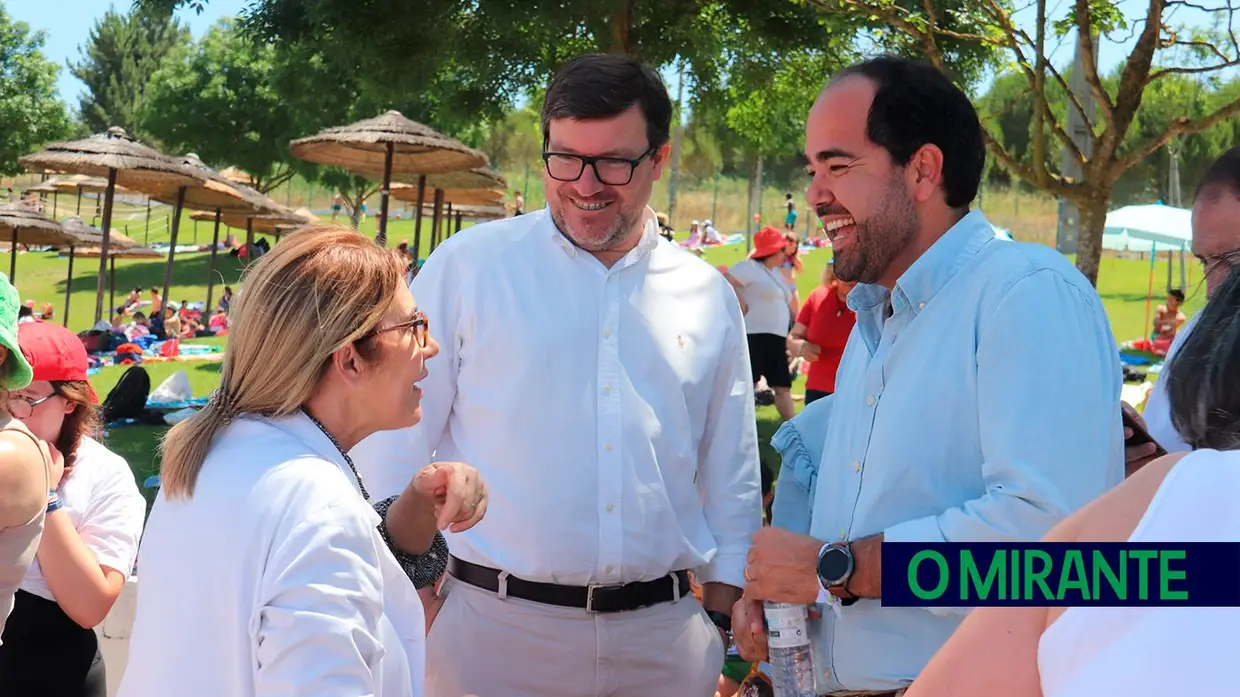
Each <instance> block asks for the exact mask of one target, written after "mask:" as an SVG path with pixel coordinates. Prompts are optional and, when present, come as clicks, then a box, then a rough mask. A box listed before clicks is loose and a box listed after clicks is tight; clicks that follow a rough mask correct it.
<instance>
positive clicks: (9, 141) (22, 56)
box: [0, 5, 69, 176]
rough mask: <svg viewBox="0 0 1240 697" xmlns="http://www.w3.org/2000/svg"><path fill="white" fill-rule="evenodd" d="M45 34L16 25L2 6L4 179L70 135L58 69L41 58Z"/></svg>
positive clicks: (0, 152) (0, 164) (0, 147)
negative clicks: (24, 160) (58, 90)
mask: <svg viewBox="0 0 1240 697" xmlns="http://www.w3.org/2000/svg"><path fill="white" fill-rule="evenodd" d="M44 40H45V34H44V33H43V32H32V31H30V26H29V25H27V24H26V23H25V22H14V21H13V20H12V19H11V18H10V17H9V15H8V13H7V12H5V11H4V6H3V5H0V124H3V127H2V128H0V175H4V176H12V175H14V174H18V173H20V172H22V171H23V168H22V166H21V165H19V164H18V163H17V158H19V157H21V156H22V155H26V154H29V153H30V152H33V151H34V150H37V149H39V147H41V146H43V145H44V144H46V143H47V142H49V141H53V140H59V139H62V138H65V137H67V136H68V135H69V118H68V114H67V113H66V110H65V105H64V102H62V101H60V99H59V98H57V96H56V77H57V74H58V73H59V71H60V68H59V66H57V65H56V64H55V63H53V62H51V61H49V60H47V59H46V58H45V57H44V56H43V51H42V48H43V42H44Z"/></svg>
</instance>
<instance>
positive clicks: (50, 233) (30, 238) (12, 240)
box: [0, 203, 73, 283]
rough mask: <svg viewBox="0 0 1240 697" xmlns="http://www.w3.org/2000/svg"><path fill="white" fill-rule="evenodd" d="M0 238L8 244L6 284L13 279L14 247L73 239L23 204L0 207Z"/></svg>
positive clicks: (52, 221) (66, 242)
mask: <svg viewBox="0 0 1240 697" xmlns="http://www.w3.org/2000/svg"><path fill="white" fill-rule="evenodd" d="M0 239H3V240H8V241H9V244H10V245H11V246H10V247H9V281H10V282H12V283H16V281H15V280H14V279H15V278H16V276H17V245H19V244H22V245H26V246H27V247H35V246H39V247H41V246H45V245H46V246H53V247H55V246H59V245H63V244H70V243H72V242H73V238H72V237H70V236H68V235H66V234H65V233H64V231H63V230H61V227H60V223H58V222H56V221H55V220H52V219H51V218H49V217H47V216H45V215H43V214H42V213H39V212H38V211H36V210H35V209H33V208H31V207H30V206H27V205H25V204H23V203H6V204H4V205H0Z"/></svg>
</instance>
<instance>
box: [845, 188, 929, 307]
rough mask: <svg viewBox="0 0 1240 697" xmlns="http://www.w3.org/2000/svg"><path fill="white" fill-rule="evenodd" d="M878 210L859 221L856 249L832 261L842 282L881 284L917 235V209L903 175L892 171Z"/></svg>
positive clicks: (876, 208) (856, 231)
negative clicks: (889, 269) (881, 280)
mask: <svg viewBox="0 0 1240 697" xmlns="http://www.w3.org/2000/svg"><path fill="white" fill-rule="evenodd" d="M874 210H875V213H874V214H872V215H871V216H870V217H869V218H866V219H865V220H857V221H856V226H857V229H856V230H855V231H854V232H853V235H855V236H856V240H855V241H854V242H853V245H852V249H849V250H847V251H845V252H844V253H843V254H838V255H836V256H835V259H834V261H833V262H832V264H833V268H834V271H835V276H836V278H838V279H840V280H841V281H857V282H860V283H877V282H878V281H879V279H881V278H882V277H883V274H884V273H885V272H886V271H887V268H888V267H890V266H891V262H892V261H894V260H895V258H896V257H897V256H899V255H900V253H901V252H903V251H904V250H905V248H907V247H908V245H909V243H910V242H912V240H913V238H914V237H915V236H916V235H917V209H915V208H914V207H913V202H912V200H910V199H909V197H908V193H907V192H905V191H904V188H903V184H902V181H901V179H900V177H899V175H897V174H892V176H891V178H890V179H888V180H887V186H886V188H884V189H883V197H882V199H881V200H880V201H879V202H878V204H877V205H876V206H875V207H874Z"/></svg>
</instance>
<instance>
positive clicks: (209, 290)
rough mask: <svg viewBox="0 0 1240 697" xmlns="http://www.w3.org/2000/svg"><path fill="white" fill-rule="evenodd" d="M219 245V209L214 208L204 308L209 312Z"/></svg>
mask: <svg viewBox="0 0 1240 697" xmlns="http://www.w3.org/2000/svg"><path fill="white" fill-rule="evenodd" d="M219 246H220V209H218V208H216V209H215V238H214V239H213V240H211V261H210V263H209V264H208V266H207V305H206V307H205V308H203V309H205V310H206V311H207V312H208V313H210V312H211V295H212V292H213V291H214V290H215V253H216V250H217V248H218V247H219Z"/></svg>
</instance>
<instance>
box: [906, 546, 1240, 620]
mask: <svg viewBox="0 0 1240 697" xmlns="http://www.w3.org/2000/svg"><path fill="white" fill-rule="evenodd" d="M882 565H883V569H882V586H883V597H882V604H883V605H886V606H895V607H980V606H987V605H1013V606H1019V605H1033V606H1068V605H1099V606H1121V605H1179V606H1184V607H1235V606H1240V544H1231V543H1189V544H1160V545H1150V544H1140V545H1132V544H1124V543H1088V544H1068V543H1036V542H1035V543H1021V544H1015V543H1014V544H995V543H941V544H920V543H911V542H885V543H884V544H883V555H882Z"/></svg>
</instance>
